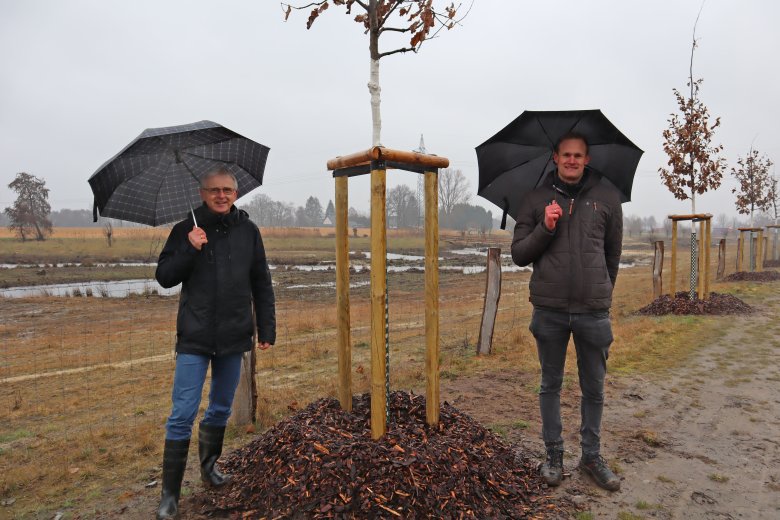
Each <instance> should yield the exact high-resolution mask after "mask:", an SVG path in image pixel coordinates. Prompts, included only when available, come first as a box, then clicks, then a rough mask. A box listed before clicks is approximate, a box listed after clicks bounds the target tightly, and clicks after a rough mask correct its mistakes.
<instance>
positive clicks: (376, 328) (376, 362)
mask: <svg viewBox="0 0 780 520" xmlns="http://www.w3.org/2000/svg"><path fill="white" fill-rule="evenodd" d="M386 182H387V172H386V170H371V436H372V437H373V438H374V439H378V438H380V437H381V436H383V435H384V434H385V431H386V414H387V394H386V393H385V371H386V370H387V366H386V363H385V289H386V285H387V284H386V279H385V272H386V270H387V222H386V221H387V212H386V199H385V195H386Z"/></svg>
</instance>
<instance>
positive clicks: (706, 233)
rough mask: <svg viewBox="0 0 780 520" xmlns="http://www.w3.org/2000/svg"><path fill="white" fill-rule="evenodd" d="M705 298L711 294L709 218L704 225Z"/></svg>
mask: <svg viewBox="0 0 780 520" xmlns="http://www.w3.org/2000/svg"><path fill="white" fill-rule="evenodd" d="M704 237H705V240H704V298H703V299H704V300H706V299H707V298H708V297H709V295H710V254H711V249H712V219H711V218H708V219H707V220H706V221H705V225H704Z"/></svg>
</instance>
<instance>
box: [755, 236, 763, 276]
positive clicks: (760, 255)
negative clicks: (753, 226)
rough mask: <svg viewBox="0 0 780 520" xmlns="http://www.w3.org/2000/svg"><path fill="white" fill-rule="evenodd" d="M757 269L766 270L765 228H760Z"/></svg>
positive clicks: (759, 270)
mask: <svg viewBox="0 0 780 520" xmlns="http://www.w3.org/2000/svg"><path fill="white" fill-rule="evenodd" d="M756 249H757V251H756V271H758V272H761V271H763V270H764V230H763V229H759V230H758V244H757V247H756Z"/></svg>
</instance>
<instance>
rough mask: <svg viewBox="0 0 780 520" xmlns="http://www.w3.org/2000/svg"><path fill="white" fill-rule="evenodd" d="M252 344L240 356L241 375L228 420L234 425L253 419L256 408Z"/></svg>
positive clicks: (250, 421) (247, 422)
mask: <svg viewBox="0 0 780 520" xmlns="http://www.w3.org/2000/svg"><path fill="white" fill-rule="evenodd" d="M254 355H255V348H254V345H253V346H252V349H251V350H249V351H247V352H244V354H243V355H242V356H241V375H240V376H239V379H238V387H237V388H236V397H235V399H233V413H231V414H230V422H231V423H232V424H234V425H236V426H245V425H247V424H252V423H253V422H254V421H255V418H256V417H255V410H256V409H257V393H256V391H255V388H254V379H255V377H254V374H255V371H254V363H253V361H254V360H253V359H252V358H253V357H254Z"/></svg>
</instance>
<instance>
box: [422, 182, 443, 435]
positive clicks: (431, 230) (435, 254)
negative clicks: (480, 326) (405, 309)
mask: <svg viewBox="0 0 780 520" xmlns="http://www.w3.org/2000/svg"><path fill="white" fill-rule="evenodd" d="M424 175H425V344H426V349H425V372H426V375H427V386H426V391H425V416H426V419H427V421H428V424H430V425H431V426H434V425H436V424H439V195H438V192H439V189H438V188H439V179H438V173H437V172H425V174H424Z"/></svg>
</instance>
